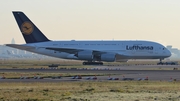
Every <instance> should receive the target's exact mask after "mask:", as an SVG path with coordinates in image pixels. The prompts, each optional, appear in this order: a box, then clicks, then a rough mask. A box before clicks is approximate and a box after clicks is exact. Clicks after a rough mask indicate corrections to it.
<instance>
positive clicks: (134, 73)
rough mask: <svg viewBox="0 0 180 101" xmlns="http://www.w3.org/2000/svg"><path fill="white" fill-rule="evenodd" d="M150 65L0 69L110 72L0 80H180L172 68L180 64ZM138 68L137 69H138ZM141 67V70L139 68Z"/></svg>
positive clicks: (6, 70) (179, 73)
mask: <svg viewBox="0 0 180 101" xmlns="http://www.w3.org/2000/svg"><path fill="white" fill-rule="evenodd" d="M149 67H150V68H151V66H117V67H114V66H113V67H111V66H108V68H107V67H106V66H100V67H97V66H96V67H95V68H91V69H85V68H84V69H0V72H1V73H2V72H22V73H28V72H38V73H39V72H43V73H75V74H76V73H77V75H80V74H84V73H93V74H96V75H98V74H110V77H109V76H96V78H97V79H93V77H95V76H82V79H77V78H75V79H72V77H62V78H55V79H52V78H44V79H33V78H30V79H0V82H73V81H74V82H76V81H107V80H109V79H110V78H111V79H115V78H116V79H117V78H118V80H119V81H124V80H133V81H140V80H150V81H180V70H178V69H177V70H173V68H179V67H180V66H179V65H178V66H156V67H155V66H152V68H157V69H156V70H146V68H147V69H149ZM138 68H139V69H138ZM141 68H143V70H141ZM158 68H166V69H169V70H161V69H159V70H158Z"/></svg>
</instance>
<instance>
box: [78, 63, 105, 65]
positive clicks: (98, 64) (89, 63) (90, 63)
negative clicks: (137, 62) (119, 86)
mask: <svg viewBox="0 0 180 101" xmlns="http://www.w3.org/2000/svg"><path fill="white" fill-rule="evenodd" d="M82 64H83V65H103V63H102V62H83V63H82Z"/></svg>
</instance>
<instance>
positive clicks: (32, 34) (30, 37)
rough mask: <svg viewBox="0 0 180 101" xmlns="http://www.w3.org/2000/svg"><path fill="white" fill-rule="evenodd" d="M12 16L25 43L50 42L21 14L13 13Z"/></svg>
mask: <svg viewBox="0 0 180 101" xmlns="http://www.w3.org/2000/svg"><path fill="white" fill-rule="evenodd" d="M13 15H14V17H15V19H16V22H17V24H18V26H19V29H20V31H21V33H22V35H23V37H24V39H25V41H26V43H37V42H46V41H50V40H49V39H48V38H47V37H46V36H45V35H44V34H43V33H42V32H41V31H40V30H39V29H38V28H37V27H36V26H35V25H34V24H33V22H31V20H29V18H28V17H27V16H26V15H25V14H24V13H23V12H19V11H13Z"/></svg>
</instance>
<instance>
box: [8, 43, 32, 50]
mask: <svg viewBox="0 0 180 101" xmlns="http://www.w3.org/2000/svg"><path fill="white" fill-rule="evenodd" d="M6 46H9V47H12V48H17V49H22V50H30V49H34V48H35V47H32V46H24V45H17V44H6Z"/></svg>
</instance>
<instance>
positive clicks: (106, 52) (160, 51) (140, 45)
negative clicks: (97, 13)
mask: <svg viewBox="0 0 180 101" xmlns="http://www.w3.org/2000/svg"><path fill="white" fill-rule="evenodd" d="M12 13H13V15H14V17H15V20H16V22H17V24H18V26H19V29H20V31H21V33H22V35H23V37H24V39H25V42H26V44H6V46H9V47H13V48H17V49H21V50H26V51H30V52H34V53H38V54H42V55H47V56H52V57H56V58H63V59H71V60H72V59H74V60H83V61H84V62H83V65H103V62H127V61H128V60H129V59H159V60H160V61H162V60H163V59H164V58H167V57H170V56H171V52H170V51H169V50H168V49H167V48H166V47H164V46H163V45H162V44H159V43H157V42H152V41H143V40H141V41H138V40H134V41H129V40H124V41H123V40H117V41H115V40H113V41H111V40H109V41H104V40H103V41H76V40H71V41H52V40H49V39H48V38H47V37H46V36H45V35H44V34H43V33H42V32H41V31H40V30H39V29H38V28H37V27H36V26H35V24H34V23H33V22H32V21H31V20H30V19H29V18H28V17H27V16H26V15H25V14H24V13H23V12H21V11H13V12H12Z"/></svg>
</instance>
